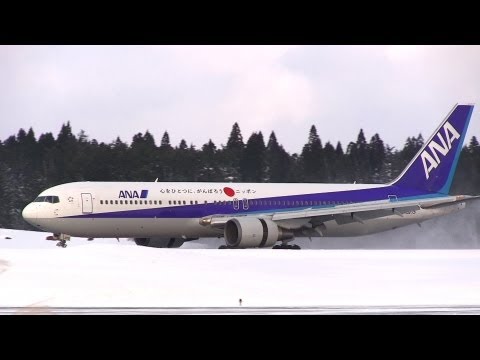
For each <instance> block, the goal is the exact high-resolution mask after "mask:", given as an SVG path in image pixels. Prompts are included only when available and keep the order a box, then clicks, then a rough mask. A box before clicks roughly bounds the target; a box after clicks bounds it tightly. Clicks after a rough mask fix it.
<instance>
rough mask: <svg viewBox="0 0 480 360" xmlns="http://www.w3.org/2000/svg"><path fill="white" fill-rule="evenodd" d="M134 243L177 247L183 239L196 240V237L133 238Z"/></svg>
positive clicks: (157, 246) (158, 246) (159, 246)
mask: <svg viewBox="0 0 480 360" xmlns="http://www.w3.org/2000/svg"><path fill="white" fill-rule="evenodd" d="M134 240H135V244H137V245H139V246H148V247H155V248H179V247H180V246H182V245H183V243H184V242H185V241H189V240H196V239H185V240H184V239H177V238H170V239H165V238H157V237H152V238H134Z"/></svg>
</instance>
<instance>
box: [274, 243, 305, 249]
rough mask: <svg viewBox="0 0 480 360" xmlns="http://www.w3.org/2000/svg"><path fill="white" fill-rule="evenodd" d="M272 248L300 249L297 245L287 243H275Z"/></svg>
mask: <svg viewBox="0 0 480 360" xmlns="http://www.w3.org/2000/svg"><path fill="white" fill-rule="evenodd" d="M273 249H289V250H300V249H301V247H300V246H298V245H287V244H282V245H275V246H274V247H273Z"/></svg>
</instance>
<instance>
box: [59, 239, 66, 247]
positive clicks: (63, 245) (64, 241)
mask: <svg viewBox="0 0 480 360" xmlns="http://www.w3.org/2000/svg"><path fill="white" fill-rule="evenodd" d="M57 246H60V247H63V248H66V247H67V240H60V241H59V242H58V243H57Z"/></svg>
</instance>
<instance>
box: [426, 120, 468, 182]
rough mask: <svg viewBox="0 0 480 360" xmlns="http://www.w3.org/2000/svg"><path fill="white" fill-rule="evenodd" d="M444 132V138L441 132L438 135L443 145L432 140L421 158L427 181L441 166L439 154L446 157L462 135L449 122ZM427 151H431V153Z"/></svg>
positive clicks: (444, 127)
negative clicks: (431, 173) (434, 170)
mask: <svg viewBox="0 0 480 360" xmlns="http://www.w3.org/2000/svg"><path fill="white" fill-rule="evenodd" d="M443 132H444V136H442V134H441V131H439V132H438V133H437V134H436V135H437V137H438V139H439V140H440V142H441V145H440V144H439V143H437V142H435V141H434V140H432V141H430V143H429V144H428V147H426V148H425V150H423V151H422V154H421V157H422V163H423V169H424V170H425V178H426V179H428V178H429V177H430V172H431V171H432V170H433V169H435V168H437V167H438V165H440V162H441V159H440V157H439V156H438V152H439V153H440V154H442V156H443V157H445V156H446V155H447V154H448V152H449V151H450V149H451V148H452V143H453V141H455V140H458V139H460V134H459V133H458V131H457V130H455V128H454V127H453V126H452V125H451V124H450V123H449V122H448V121H447V122H446V123H445V125H443ZM427 149H430V153H429V152H428V151H427ZM437 151H438V152H437ZM427 163H428V165H427Z"/></svg>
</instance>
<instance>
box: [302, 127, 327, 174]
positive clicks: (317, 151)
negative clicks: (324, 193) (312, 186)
mask: <svg viewBox="0 0 480 360" xmlns="http://www.w3.org/2000/svg"><path fill="white" fill-rule="evenodd" d="M301 162H302V168H303V175H304V179H305V180H304V181H306V182H322V181H325V178H326V177H325V166H324V163H325V159H324V156H323V147H322V141H321V140H320V137H319V136H318V134H317V128H316V127H315V125H312V127H311V128H310V132H309V135H308V142H307V143H306V144H305V146H304V147H303V150H302V154H301Z"/></svg>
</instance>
